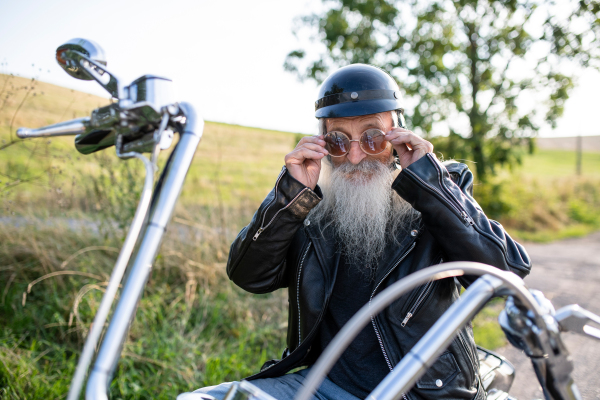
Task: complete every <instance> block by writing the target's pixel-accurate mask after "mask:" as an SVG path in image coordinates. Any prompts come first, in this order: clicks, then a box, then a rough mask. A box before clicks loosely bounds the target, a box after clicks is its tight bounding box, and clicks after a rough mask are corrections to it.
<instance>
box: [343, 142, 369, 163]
mask: <svg viewBox="0 0 600 400" xmlns="http://www.w3.org/2000/svg"><path fill="white" fill-rule="evenodd" d="M346 157H347V158H348V161H350V162H351V163H352V164H355V165H356V164H358V163H359V162H361V161H362V160H363V159H365V157H367V155H366V154H365V152H364V151H362V149H361V148H360V145H359V144H358V142H351V143H350V151H349V152H348V155H347V156H346Z"/></svg>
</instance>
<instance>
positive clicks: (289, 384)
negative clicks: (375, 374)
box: [177, 368, 360, 400]
mask: <svg viewBox="0 0 600 400" xmlns="http://www.w3.org/2000/svg"><path fill="white" fill-rule="evenodd" d="M309 370H310V368H307V369H303V370H301V371H298V372H294V373H293V374H287V375H283V376H279V377H277V378H266V379H256V380H254V381H251V382H250V383H252V384H253V385H254V386H256V387H258V388H259V389H260V390H262V391H264V392H266V393H268V394H270V395H271V396H273V397H275V398H276V399H277V400H293V398H294V397H295V396H296V395H297V394H298V391H299V390H300V388H301V387H302V384H303V383H304V379H305V378H306V375H308V372H309ZM232 383H233V382H227V383H221V384H220V385H216V386H208V387H204V388H201V389H198V390H195V391H194V392H192V393H182V394H180V395H179V396H178V397H177V399H178V400H195V399H198V400H199V399H200V396H194V393H197V394H200V393H204V394H209V395H211V396H213V397H215V398H216V399H217V400H223V397H225V394H227V391H228V390H229V388H230V387H231V385H232ZM314 399H318V400H360V399H359V398H358V397H356V396H354V395H353V394H350V393H348V392H346V391H345V390H344V389H342V388H341V387H339V386H338V385H336V384H335V383H333V382H331V381H330V380H329V379H327V378H326V379H325V380H324V381H323V383H322V384H321V387H320V388H319V390H318V391H317V393H315V395H314V396H313V400H314Z"/></svg>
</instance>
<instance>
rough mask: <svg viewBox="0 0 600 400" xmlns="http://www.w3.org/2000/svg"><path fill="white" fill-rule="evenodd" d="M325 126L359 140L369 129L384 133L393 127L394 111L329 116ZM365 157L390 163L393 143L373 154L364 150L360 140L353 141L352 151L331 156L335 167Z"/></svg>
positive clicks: (329, 130)
mask: <svg viewBox="0 0 600 400" xmlns="http://www.w3.org/2000/svg"><path fill="white" fill-rule="evenodd" d="M325 127H326V128H327V132H332V131H340V132H343V133H345V134H347V135H348V136H349V137H350V138H351V139H352V140H359V139H360V135H361V134H362V133H363V132H364V131H366V130H367V129H373V128H375V129H379V130H381V131H383V133H386V132H387V131H389V130H390V129H392V127H393V120H392V113H391V112H382V113H379V114H370V115H363V116H359V117H345V118H327V119H326V121H325ZM365 159H370V160H377V161H380V162H382V163H384V164H389V163H390V162H391V160H392V145H391V144H390V143H388V145H387V148H386V149H385V150H384V151H383V152H381V153H379V154H377V155H374V156H372V155H369V154H367V153H365V152H364V151H362V149H361V148H360V144H359V142H351V143H350V152H348V154H346V155H344V156H341V157H331V163H332V164H333V166H334V167H337V166H339V165H342V164H344V163H346V162H350V163H352V164H355V165H356V164H359V163H360V162H361V161H363V160H365Z"/></svg>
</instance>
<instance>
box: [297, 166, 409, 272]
mask: <svg viewBox="0 0 600 400" xmlns="http://www.w3.org/2000/svg"><path fill="white" fill-rule="evenodd" d="M397 174H398V170H396V169H395V168H390V167H388V166H386V165H385V164H383V163H382V162H380V161H377V160H363V161H362V162H360V163H359V164H358V165H354V164H352V163H350V162H346V163H344V164H342V165H340V166H338V167H334V166H333V165H332V164H331V163H330V162H329V161H328V160H325V159H324V160H323V162H322V168H321V175H320V177H319V186H320V188H321V190H322V192H323V200H322V201H321V202H320V203H319V204H318V205H317V206H316V207H315V208H314V209H313V210H312V211H311V213H310V214H309V218H310V219H311V220H312V221H314V222H318V223H320V225H321V227H323V229H324V227H326V226H327V225H329V224H331V225H332V227H333V228H334V231H335V234H336V236H337V240H338V249H339V250H340V251H342V254H344V256H345V257H346V262H349V263H350V264H354V265H357V266H359V268H360V269H361V270H362V271H365V272H367V273H369V274H370V275H371V276H372V272H374V270H375V269H376V268H377V263H378V261H379V260H380V259H381V256H382V254H383V252H384V250H385V246H386V244H387V243H389V242H390V241H396V240H397V239H396V236H397V235H398V233H399V231H406V232H408V231H409V230H410V229H411V226H412V225H413V224H414V223H415V222H416V220H417V219H418V218H419V215H420V214H419V213H418V212H417V211H416V210H415V209H413V208H412V206H411V205H410V204H408V203H407V202H406V201H405V200H404V199H402V198H401V197H400V196H399V195H398V194H397V193H396V192H395V191H393V190H392V183H393V181H394V179H395V177H396V176H397ZM312 221H311V222H312Z"/></svg>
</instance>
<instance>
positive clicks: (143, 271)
mask: <svg viewBox="0 0 600 400" xmlns="http://www.w3.org/2000/svg"><path fill="white" fill-rule="evenodd" d="M180 108H181V110H182V111H183V113H184V115H185V117H186V125H185V129H184V132H183V134H182V135H181V139H180V141H179V143H178V144H177V146H176V147H175V149H174V150H173V154H172V156H171V158H170V162H169V163H168V164H167V165H166V166H165V171H164V172H163V178H162V186H161V187H160V188H159V189H157V191H156V192H155V193H154V196H153V201H152V203H151V204H152V207H151V209H150V212H149V213H150V214H149V218H148V224H147V225H146V228H145V230H144V233H143V236H142V240H141V243H140V246H139V249H138V251H137V253H136V255H135V258H134V261H133V263H132V267H131V272H130V274H129V277H128V278H127V281H126V282H125V284H124V287H123V291H122V293H121V297H120V299H119V302H118V304H117V306H116V309H115V312H114V314H113V316H112V319H111V322H110V325H109V327H108V329H107V331H106V335H105V337H104V340H103V342H102V346H101V348H100V351H99V353H98V357H97V358H96V362H95V364H94V367H93V369H92V372H91V373H90V377H89V379H88V384H87V388H86V399H101V400H105V399H108V395H107V390H108V386H109V384H110V380H111V377H112V374H113V372H114V369H115V367H116V364H117V361H118V359H119V357H120V354H121V349H122V345H123V342H124V340H125V337H126V335H127V332H128V330H129V325H130V323H131V321H132V320H133V317H134V315H135V310H136V307H137V303H138V301H139V299H140V297H141V295H142V292H143V290H144V286H145V285H146V282H147V280H148V277H149V275H150V271H151V269H152V263H153V262H154V260H155V258H156V255H157V253H158V250H159V248H160V244H161V241H162V237H163V234H164V232H165V229H166V227H167V224H168V222H169V220H170V218H171V214H172V213H173V209H174V208H175V203H176V201H177V198H178V197H179V193H180V192H181V188H182V186H183V181H184V179H185V176H186V174H187V171H188V169H189V167H190V164H191V162H192V159H193V157H194V154H195V152H196V148H197V147H198V144H199V143H200V138H201V137H202V129H203V126H204V122H203V121H202V120H201V119H199V118H197V116H196V114H195V112H194V109H193V108H192V106H191V105H190V104H187V103H182V104H180Z"/></svg>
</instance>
